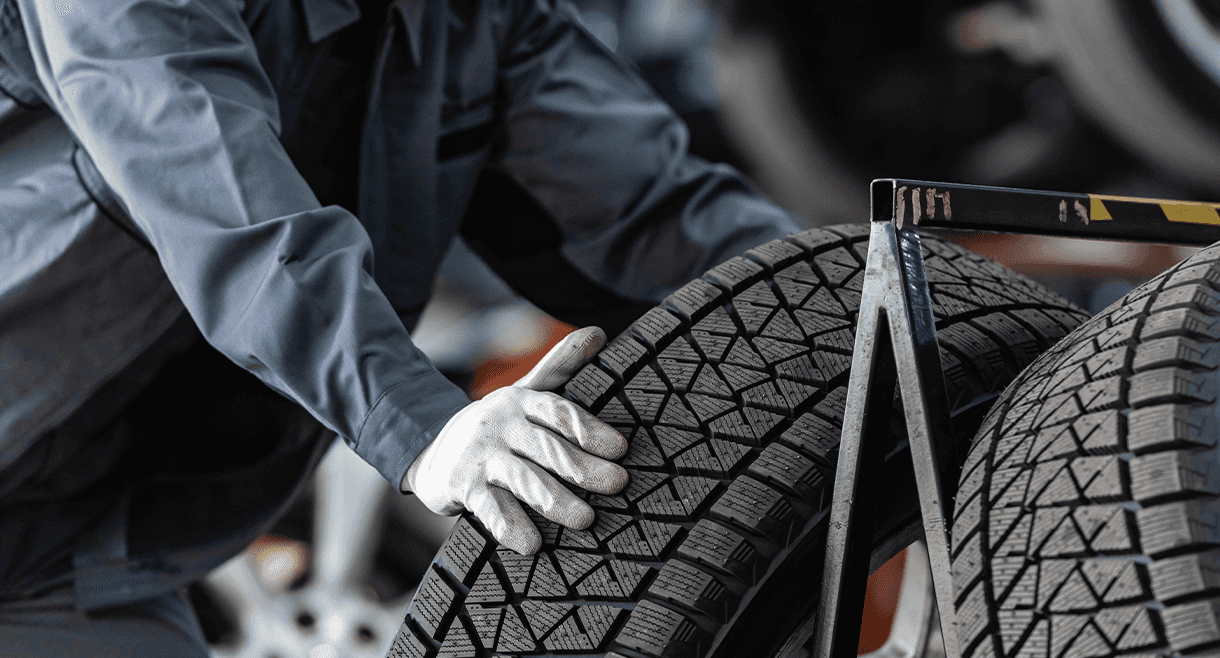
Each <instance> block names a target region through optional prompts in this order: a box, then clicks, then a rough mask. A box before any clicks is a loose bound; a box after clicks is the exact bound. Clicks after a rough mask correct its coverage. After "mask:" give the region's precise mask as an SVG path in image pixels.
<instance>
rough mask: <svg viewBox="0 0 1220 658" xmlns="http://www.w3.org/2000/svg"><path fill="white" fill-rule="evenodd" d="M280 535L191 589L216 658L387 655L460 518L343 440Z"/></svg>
mask: <svg viewBox="0 0 1220 658" xmlns="http://www.w3.org/2000/svg"><path fill="white" fill-rule="evenodd" d="M313 477H314V483H313V489H312V493H311V494H310V495H307V496H303V497H302V500H300V501H299V502H298V503H296V504H295V506H294V508H293V509H292V510H290V511H289V513H288V514H287V515H286V517H285V519H284V520H283V521H281V522H280V523H279V524H278V525H277V526H276V528H275V529H273V531H272V534H271V535H269V536H267V537H264V538H262V539H260V540H259V541H256V542H255V543H254V544H253V545H252V546H251V547H250V548H249V549H247V550H245V551H243V552H242V553H241V554H240V555H238V556H237V557H234V558H233V559H232V560H230V561H228V562H227V563H225V564H224V565H222V566H221V567H220V568H218V569H216V570H215V571H213V572H212V573H211V574H209V575H208V576H207V577H206V578H205V579H204V580H203V582H201V583H200V584H198V585H196V586H195V587H193V588H192V590H191V592H190V594H191V599H192V603H193V604H194V606H195V608H196V611H197V612H198V614H199V617H200V622H201V624H202V626H203V628H204V635H205V637H206V638H207V640H208V641H209V643H210V645H211V649H212V654H213V656H216V657H217V658H336V657H338V656H372V657H376V658H381V657H382V656H384V655H385V654H386V651H387V650H388V649H389V646H390V643H391V641H392V640H393V639H394V635H395V634H396V633H397V632H398V627H399V626H400V625H401V624H402V619H403V616H404V615H405V614H406V610H407V604H408V602H409V601H410V599H411V596H412V595H413V594H414V592H415V587H416V586H417V585H418V583H419V581H420V579H421V578H422V576H423V574H424V571H425V570H426V569H427V566H428V563H429V561H430V559H431V556H432V555H433V554H434V553H435V552H436V550H437V549H438V548H439V547H440V545H441V544H442V543H443V542H444V540H445V537H446V536H447V535H448V534H449V531H450V529H451V528H452V526H453V523H454V519H452V518H446V517H440V516H436V515H435V514H433V513H431V512H429V511H428V510H427V509H425V508H424V507H423V506H422V505H421V504H420V503H419V502H418V501H417V500H416V499H415V497H414V496H403V495H400V494H398V493H397V492H395V491H394V490H393V487H391V486H390V485H389V484H388V483H387V482H386V481H385V480H384V479H382V477H381V476H380V475H379V474H378V473H377V471H376V470H374V469H373V468H372V467H371V466H369V465H368V464H366V463H365V462H364V461H363V460H361V459H360V458H359V457H357V456H356V454H355V453H353V452H352V451H351V450H350V449H349V448H348V447H347V446H346V445H344V444H343V442H341V441H336V442H335V443H334V445H332V446H331V449H330V451H329V452H328V453H327V455H326V457H325V458H324V459H323V461H322V462H321V464H320V465H319V466H318V469H317V471H316V472H315V474H314V476H313Z"/></svg>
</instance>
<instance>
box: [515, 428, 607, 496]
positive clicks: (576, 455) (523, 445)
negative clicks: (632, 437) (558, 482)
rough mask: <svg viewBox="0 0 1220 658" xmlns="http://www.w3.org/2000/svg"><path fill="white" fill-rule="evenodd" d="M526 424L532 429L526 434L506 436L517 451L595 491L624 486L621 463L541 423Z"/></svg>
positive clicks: (574, 482)
mask: <svg viewBox="0 0 1220 658" xmlns="http://www.w3.org/2000/svg"><path fill="white" fill-rule="evenodd" d="M529 427H530V428H531V429H532V430H533V431H532V432H529V433H528V435H527V436H516V435H514V436H512V437H511V438H510V439H509V445H510V447H511V448H512V449H513V452H514V453H516V454H517V455H520V456H521V457H524V458H526V459H528V460H529V461H530V462H532V463H534V464H537V465H538V466H541V467H543V468H544V469H546V470H548V471H550V472H552V473H554V474H555V475H558V476H559V477H561V478H563V479H564V480H567V481H568V482H571V483H572V484H574V485H576V486H578V487H580V488H582V489H588V490H589V491H592V492H595V493H602V494H615V493H618V492H619V491H622V489H623V487H625V486H627V471H626V470H624V469H623V467H622V466H619V465H618V464H615V463H614V462H611V461H606V460H605V459H602V458H601V457H598V456H596V455H593V454H590V453H587V452H585V451H584V450H581V449H580V448H579V447H577V446H575V445H573V444H572V443H570V442H568V441H567V440H565V439H564V438H563V437H561V436H559V435H557V434H555V433H554V432H551V431H550V430H548V429H546V428H544V427H538V426H536V425H530V426H529ZM565 491H566V489H565Z"/></svg>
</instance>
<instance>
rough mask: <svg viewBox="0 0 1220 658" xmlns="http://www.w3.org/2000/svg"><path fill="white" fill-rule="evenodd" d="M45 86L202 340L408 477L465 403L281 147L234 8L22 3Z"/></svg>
mask: <svg viewBox="0 0 1220 658" xmlns="http://www.w3.org/2000/svg"><path fill="white" fill-rule="evenodd" d="M18 2H19V8H20V10H21V14H22V21H23V25H24V28H25V32H26V36H27V38H28V40H29V42H30V48H31V52H32V54H33V56H34V61H35V67H36V69H37V72H38V76H39V79H40V82H41V83H42V85H43V87H44V88H45V89H46V91H47V93H48V95H49V96H50V99H51V102H52V104H53V105H54V106H55V109H56V110H57V111H58V113H59V114H60V115H61V116H62V117H63V119H64V121H65V122H66V123H67V125H68V127H69V128H70V129H71V130H72V132H73V133H74V134H75V136H76V139H77V140H78V141H79V143H80V144H81V145H82V147H83V148H85V149H86V150H87V151H88V153H89V154H90V156H91V157H92V158H93V160H94V162H96V164H97V166H98V169H99V170H100V171H101V173H102V175H103V177H104V178H105V180H106V182H107V183H108V184H109V185H110V186H111V187H112V188H113V189H114V191H115V192H116V194H117V195H118V196H119V198H121V199H122V200H123V202H124V203H125V204H126V206H127V208H128V209H129V210H130V213H131V216H132V219H133V220H134V221H135V222H136V224H137V225H138V226H139V227H140V228H141V229H142V230H143V231H144V232H145V234H146V235H147V236H148V238H149V240H150V242H151V243H152V245H153V247H154V249H155V250H156V252H157V254H158V257H159V258H160V261H161V264H162V266H163V268H164V270H165V272H166V274H167V275H168V277H169V280H170V282H171V283H172V284H173V286H174V289H175V290H176V291H177V293H178V295H179V297H180V298H181V299H182V301H183V303H184V304H185V306H186V308H187V310H188V311H189V312H190V314H191V316H192V318H193V319H194V321H195V323H196V324H197V325H198V326H199V328H200V330H201V331H202V333H203V335H204V337H205V338H206V339H207V340H208V342H210V343H211V344H212V345H213V346H215V347H216V348H217V349H218V350H220V351H221V352H223V353H224V354H225V355H227V356H228V357H229V358H230V359H232V360H233V361H234V362H236V363H237V364H239V365H241V366H242V367H244V368H246V369H248V370H250V371H251V372H253V373H254V374H255V375H257V376H258V377H259V378H260V379H262V380H263V381H264V382H265V383H267V384H268V385H270V386H272V387H273V388H275V389H277V390H279V391H280V392H281V393H283V394H285V395H287V396H289V397H290V398H292V399H294V400H296V401H297V402H298V403H300V404H301V405H303V406H304V407H305V408H306V409H308V410H309V411H310V412H311V413H312V414H313V415H314V416H315V417H317V418H318V419H319V420H320V421H321V422H323V423H324V424H326V425H327V426H329V427H330V428H331V429H333V430H335V431H336V432H337V433H338V434H339V435H340V436H342V437H343V438H344V439H345V440H346V441H347V442H348V443H349V445H352V447H353V448H354V449H355V451H356V452H357V453H358V454H359V455H360V456H361V457H363V458H364V459H365V460H366V461H368V462H370V463H371V464H373V466H375V467H377V469H378V470H379V471H380V472H381V474H382V475H383V476H385V477H386V478H387V479H388V480H389V481H390V482H392V483H393V484H395V485H397V484H398V483H399V482H400V481H401V478H402V475H403V473H405V471H406V468H407V466H409V465H410V463H411V461H412V460H413V459H414V458H415V456H416V455H417V454H418V453H419V452H420V451H421V450H422V449H423V448H424V446H426V445H427V443H428V442H429V441H431V440H432V439H433V438H435V436H436V434H437V433H438V432H439V431H440V428H442V427H443V426H444V423H445V422H446V421H447V420H448V419H449V418H450V417H451V416H452V415H453V414H454V413H456V411H457V410H458V409H459V408H461V407H462V406H464V405H465V404H467V403H468V400H467V399H466V397H465V395H464V394H463V393H462V392H461V390H460V389H458V388H457V387H456V386H454V385H453V384H451V383H450V382H449V381H448V380H446V379H445V377H444V376H443V375H441V374H440V373H439V372H437V371H436V369H435V368H434V367H433V366H432V363H431V362H430V361H429V360H428V358H427V357H426V356H425V355H424V354H423V353H422V352H420V351H419V350H418V349H417V348H416V347H415V346H414V345H413V344H412V342H411V340H410V337H409V336H408V334H407V331H406V329H405V328H404V327H403V325H402V323H401V321H400V320H399V319H398V317H397V315H396V314H395V313H394V311H393V309H392V308H391V307H390V304H389V302H388V301H387V300H386V298H385V296H384V295H383V294H382V292H381V291H380V290H379V289H378V287H377V286H376V285H375V284H374V282H373V278H372V276H371V271H372V267H373V256H372V247H371V244H370V242H369V238H368V236H367V234H366V233H365V231H364V229H363V227H362V226H361V225H360V223H359V222H358V221H357V219H356V218H355V217H354V216H352V215H351V214H350V213H348V212H347V211H345V210H343V209H341V208H339V207H337V206H331V207H327V208H320V207H319V204H318V201H317V199H316V198H315V197H314V195H313V193H312V192H311V191H310V189H309V187H308V186H307V185H306V183H305V181H304V179H303V178H302V177H301V176H300V175H299V174H298V173H297V171H296V170H295V168H294V167H293V165H292V163H291V161H290V160H289V159H288V157H287V155H286V154H285V152H284V149H283V148H282V147H281V145H280V143H279V140H278V137H277V133H278V131H279V125H278V121H279V111H278V108H277V104H276V100H275V95H274V91H273V90H272V88H271V84H270V81H269V80H268V78H267V76H266V74H265V73H264V72H263V70H262V68H261V66H260V64H259V62H258V57H257V54H256V52H255V48H254V44H253V42H252V39H251V37H250V34H249V31H248V30H247V28H246V26H245V24H244V22H243V20H242V17H241V14H240V10H241V4H242V3H240V2H237V1H235V0H87V1H84V2H73V3H71V4H61V3H60V2H59V1H58V0H18Z"/></svg>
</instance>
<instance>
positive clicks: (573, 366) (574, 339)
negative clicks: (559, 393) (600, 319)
mask: <svg viewBox="0 0 1220 658" xmlns="http://www.w3.org/2000/svg"><path fill="white" fill-rule="evenodd" d="M605 344H606V332H604V331H602V330H601V328H600V327H585V328H583V329H577V330H576V331H573V332H572V333H570V334H568V335H567V336H566V337H564V339H563V340H561V341H559V344H558V345H556V346H555V347H553V348H551V351H550V352H547V354H546V356H544V357H542V360H541V361H539V362H538V365H536V366H534V368H533V369H532V370H530V371H529V373H527V374H526V375H525V376H524V377H522V378H521V379H518V380H517V383H515V384H513V386H520V387H522V388H528V389H532V390H535V391H550V390H553V389H557V388H559V387H560V386H563V385H564V384H566V383H568V380H569V379H571V378H572V376H573V375H575V374H576V372H577V371H578V370H580V369H581V368H582V367H584V365H585V364H586V363H588V362H589V361H590V360H592V359H593V357H594V356H596V355H597V351H598V350H600V349H601V348H602V346H603V345H605Z"/></svg>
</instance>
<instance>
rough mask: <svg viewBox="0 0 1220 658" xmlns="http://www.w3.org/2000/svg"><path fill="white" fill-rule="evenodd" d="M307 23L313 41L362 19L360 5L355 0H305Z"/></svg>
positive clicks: (315, 41)
mask: <svg viewBox="0 0 1220 658" xmlns="http://www.w3.org/2000/svg"><path fill="white" fill-rule="evenodd" d="M301 4H303V5H304V6H305V24H306V26H308V28H309V40H310V41H311V42H313V43H318V42H319V41H321V40H323V39H325V38H326V37H328V36H330V35H332V34H334V33H335V32H338V31H339V30H342V29H343V28H345V27H347V26H348V25H351V24H352V23H355V22H356V21H358V20H360V7H359V6H358V5H357V4H356V2H355V0H303V2H302V3H301Z"/></svg>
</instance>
